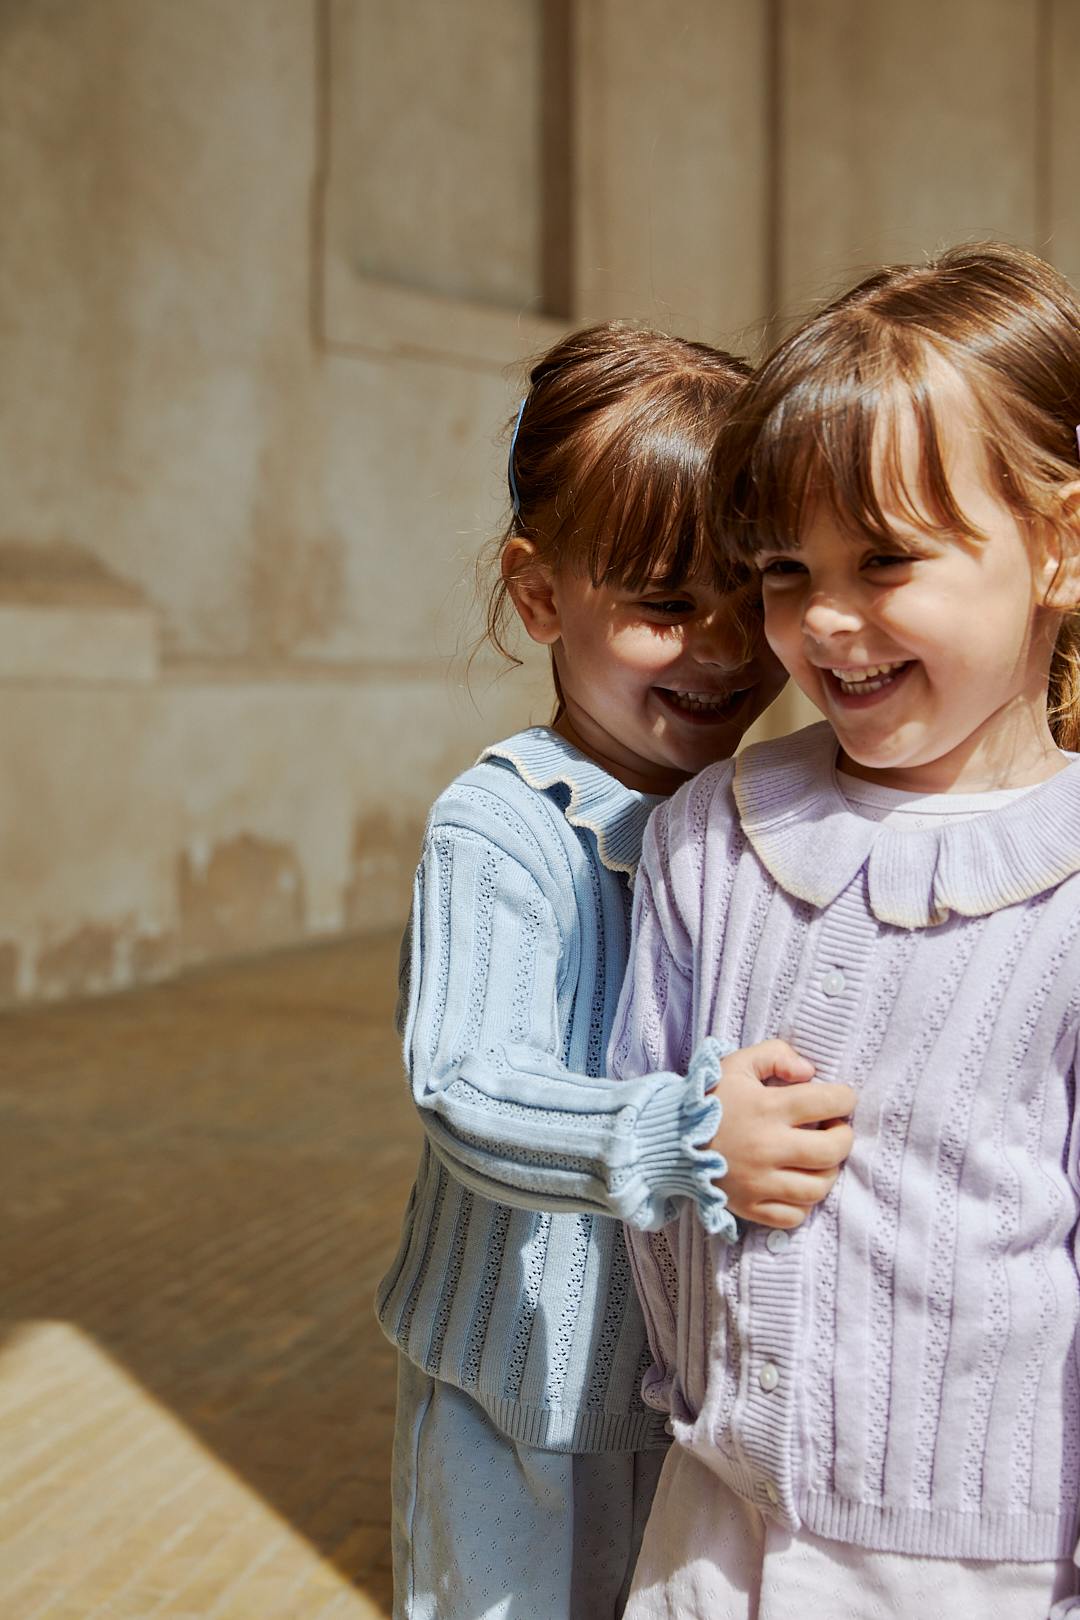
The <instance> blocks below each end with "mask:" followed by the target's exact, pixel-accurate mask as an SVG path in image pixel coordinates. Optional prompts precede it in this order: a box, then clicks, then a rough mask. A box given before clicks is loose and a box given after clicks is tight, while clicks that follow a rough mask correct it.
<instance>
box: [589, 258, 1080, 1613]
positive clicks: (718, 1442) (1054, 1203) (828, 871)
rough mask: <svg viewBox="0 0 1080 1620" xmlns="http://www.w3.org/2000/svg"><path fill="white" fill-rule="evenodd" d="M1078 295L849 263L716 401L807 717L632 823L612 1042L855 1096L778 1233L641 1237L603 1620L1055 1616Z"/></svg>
mask: <svg viewBox="0 0 1080 1620" xmlns="http://www.w3.org/2000/svg"><path fill="white" fill-rule="evenodd" d="M1078 422H1080V307H1078V304H1077V300H1076V297H1075V295H1074V294H1073V292H1072V291H1071V289H1070V288H1069V287H1068V286H1067V285H1066V283H1064V282H1063V280H1062V279H1061V278H1060V277H1059V276H1058V275H1057V274H1056V273H1055V272H1054V271H1053V270H1051V269H1050V267H1049V266H1048V265H1045V264H1043V263H1042V262H1041V261H1039V260H1038V259H1036V258H1034V257H1032V256H1031V255H1028V254H1025V253H1022V252H1019V251H1017V250H1014V249H1010V248H1004V247H996V246H993V245H986V246H982V247H966V248H957V249H952V250H949V251H948V252H946V253H945V254H943V255H942V256H940V257H939V258H938V259H937V260H936V261H932V262H929V263H927V264H925V265H919V266H900V267H894V268H893V269H891V270H885V271H882V272H879V273H878V274H876V275H874V276H872V277H870V278H869V279H868V280H867V281H865V282H863V283H862V284H861V285H860V286H858V287H856V288H855V289H854V290H853V291H852V292H850V293H848V294H847V295H845V296H844V297H842V298H841V299H839V300H838V301H837V302H836V303H835V304H833V305H832V306H830V307H829V308H827V309H826V310H824V311H823V312H821V313H820V314H819V315H817V316H816V317H814V318H813V319H811V320H810V321H809V322H808V323H807V324H806V325H805V326H804V327H803V328H802V329H801V330H799V331H798V332H796V333H795V334H794V335H793V336H792V337H791V338H790V339H789V340H788V341H787V342H786V343H785V344H783V345H782V346H781V347H780V348H779V350H778V351H777V352H776V353H775V354H774V356H773V357H772V358H771V360H769V361H768V362H767V363H766V365H765V366H764V367H763V369H762V370H761V371H760V372H759V374H758V375H757V377H756V378H755V380H754V381H753V382H751V383H750V384H749V385H748V389H747V391H746V392H745V394H744V395H743V396H742V398H741V400H740V402H739V405H738V408H737V410H736V411H735V413H734V415H733V417H732V418H731V419H730V421H729V422H728V424H727V425H726V426H725V427H724V428H723V429H722V430H721V434H720V439H719V443H718V446H717V451H716V457H715V462H714V467H715V494H716V503H717V504H716V509H715V519H716V526H715V532H716V534H717V536H718V539H719V541H720V543H722V544H723V545H725V546H727V547H729V548H730V549H731V550H732V551H733V552H734V553H735V554H737V555H741V556H742V557H744V558H747V559H749V560H752V561H753V563H754V564H755V565H756V566H757V568H758V570H759V572H760V574H761V576H762V584H763V589H764V597H765V615H766V635H767V638H768V640H769V643H770V645H771V646H772V648H773V650H774V651H775V652H776V653H777V654H778V656H779V657H780V659H781V661H782V663H783V664H784V665H785V666H786V667H787V669H788V671H789V673H790V674H791V675H792V677H793V678H794V679H795V680H796V681H797V682H798V684H799V685H800V686H801V688H802V689H803V691H804V692H806V693H807V695H808V696H809V697H810V698H811V700H812V701H813V702H814V703H815V704H816V705H817V706H818V707H819V708H820V709H821V711H822V713H823V714H824V716H825V719H826V723H824V724H818V725H815V726H811V727H809V728H808V729H807V730H806V731H804V732H802V733H800V734H799V735H798V736H797V737H796V738H794V739H791V738H789V739H786V740H785V741H784V742H783V743H782V744H771V743H769V744H763V745H760V746H758V747H754V748H750V749H748V750H747V751H746V752H745V753H744V754H743V755H742V756H741V758H740V759H739V760H738V761H737V762H735V761H732V762H724V763H722V764H717V765H715V766H711V767H710V768H708V769H707V770H705V771H704V772H703V773H702V774H701V775H700V776H698V777H697V778H696V779H695V780H693V781H692V782H690V783H689V784H687V786H686V787H684V788H683V789H681V790H680V791H679V792H678V793H677V794H676V795H675V796H674V798H673V799H671V800H670V801H669V802H668V803H666V804H665V805H663V806H661V808H660V809H659V810H658V811H657V813H656V815H655V816H654V818H653V820H652V822H651V823H650V827H649V830H648V832H647V834H646V838H645V845H644V852H643V857H642V865H641V868H640V871H639V876H638V882H637V888H636V894H635V916H634V930H633V941H632V946H631V964H630V977H629V979H628V982H627V986H626V988H625V990H624V994H623V998H622V1001H621V1004H620V1009H619V1011H618V1013H617V1015H616V1020H615V1025H614V1030H613V1036H612V1046H611V1068H612V1070H613V1072H615V1073H617V1074H621V1075H623V1076H626V1077H629V1076H633V1075H636V1074H639V1073H643V1072H647V1071H652V1070H656V1069H661V1068H672V1069H676V1070H677V1069H679V1068H680V1067H681V1066H682V1065H683V1064H684V1063H685V1062H686V1059H687V1057H688V1055H689V1053H690V1052H691V1050H692V1049H693V1047H694V1045H695V1043H696V1042H697V1041H698V1040H699V1039H700V1038H701V1036H702V1034H704V1033H705V1032H706V1031H709V1032H712V1033H715V1034H718V1035H720V1036H721V1037H722V1038H724V1039H725V1040H727V1041H729V1042H730V1043H731V1044H732V1045H742V1044H744V1043H746V1042H751V1041H754V1040H757V1039H759V1038H760V1037H761V1036H763V1035H765V1034H769V1035H780V1036H782V1037H783V1038H785V1039H787V1040H789V1041H790V1042H792V1043H793V1045H794V1046H795V1047H796V1048H797V1049H798V1050H799V1052H801V1053H803V1054H804V1055H805V1056H807V1057H808V1058H809V1059H810V1060H811V1061H812V1062H813V1063H814V1065H815V1068H816V1075H817V1078H818V1079H819V1080H830V1079H833V1078H834V1077H836V1076H838V1075H840V1074H842V1075H843V1076H844V1078H845V1080H848V1081H850V1082H851V1083H852V1085H853V1086H854V1088H855V1090H856V1092H857V1093H858V1097H859V1100H858V1104H857V1107H856V1113H855V1145H854V1148H853V1150H852V1153H851V1156H850V1158H849V1160H848V1163H847V1166H846V1167H845V1169H844V1171H843V1173H842V1175H841V1177H840V1179H839V1181H838V1183H837V1185H836V1187H835V1188H834V1190H833V1191H832V1193H831V1194H830V1196H829V1198H828V1199H827V1200H826V1201H825V1202H824V1203H822V1204H821V1205H820V1206H819V1207H818V1208H817V1209H816V1210H815V1211H814V1212H812V1213H811V1215H810V1216H809V1218H808V1219H807V1221H806V1223H805V1224H804V1225H803V1226H802V1227H801V1228H799V1229H798V1230H797V1231H794V1232H791V1233H786V1232H775V1231H767V1230H766V1229H765V1228H763V1227H760V1226H756V1225H754V1224H752V1223H742V1224H740V1225H739V1226H738V1227H737V1226H736V1224H735V1222H734V1221H731V1222H729V1224H728V1227H727V1230H726V1231H725V1232H723V1233H721V1234H719V1235H710V1234H709V1233H707V1232H706V1231H705V1230H704V1229H703V1227H702V1225H701V1223H700V1222H699V1221H698V1220H697V1219H696V1218H695V1216H694V1215H693V1213H692V1212H690V1211H687V1212H686V1213H684V1214H682V1215H680V1217H679V1219H678V1221H677V1222H676V1223H674V1224H672V1225H670V1226H668V1227H667V1228H665V1229H664V1231H662V1232H660V1233H647V1232H630V1233H629V1243H630V1249H631V1254H632V1261H633V1267H634V1272H635V1280H636V1282H637V1285H638V1288H639V1292H640V1294H641V1298H642V1301H643V1304H644V1308H645V1316H646V1322H647V1327H648V1332H649V1338H650V1344H651V1347H652V1354H653V1361H654V1364H653V1367H652V1369H651V1371H650V1372H649V1374H648V1375H647V1377H646V1382H645V1395H646V1399H647V1400H648V1401H649V1402H650V1403H651V1404H652V1405H654V1406H655V1407H657V1408H658V1409H659V1410H662V1411H666V1412H668V1413H669V1414H670V1423H671V1426H672V1428H673V1431H674V1434H675V1439H676V1441H677V1444H676V1446H675V1447H674V1448H673V1449H672V1451H671V1453H670V1454H669V1456H668V1457H667V1459H666V1460H665V1463H664V1467H663V1470H662V1473H661V1478H660V1483H659V1487H658V1490H657V1494H656V1498H655V1503H654V1507H653V1512H652V1516H651V1518H650V1521H649V1525H648V1527H647V1529H646V1533H645V1538H644V1544H643V1548H642V1553H641V1558H640V1561H639V1563H638V1566H637V1572H636V1575H635V1579H634V1584H633V1589H632V1592H631V1596H630V1600H629V1604H628V1607H627V1610H626V1614H627V1617H628V1620H654V1617H658V1616H674V1615H678V1616H679V1617H680V1620H693V1617H697V1616H700V1617H701V1620H705V1617H706V1616H707V1617H708V1620H780V1617H781V1616H783V1617H785V1620H786V1617H788V1616H791V1615H794V1614H803V1615H809V1616H822V1617H825V1616H827V1617H828V1620H870V1617H871V1616H878V1615H883V1614H888V1615H896V1616H916V1615H919V1614H928V1615H929V1614H950V1615H957V1616H964V1617H965V1620H967V1617H971V1620H975V1617H980V1620H982V1617H985V1620H1046V1617H1047V1616H1048V1615H1050V1614H1051V1612H1052V1613H1053V1615H1054V1617H1055V1620H1057V1617H1059V1616H1063V1615H1066V1614H1067V1615H1070V1616H1071V1615H1078V1614H1080V1597H1078V1596H1077V1595H1076V1593H1077V1573H1076V1569H1075V1568H1074V1565H1073V1553H1074V1549H1075V1547H1076V1541H1077V1534H1078V1529H1080V1354H1078V1344H1080V1279H1078V1269H1077V1254H1076V1245H1077V1231H1078V1211H1080V1165H1078V1139H1080V1132H1078V1129H1077V1106H1078V1104H1077V1089H1076V1078H1077V1063H1078V1043H1080V761H1078V760H1077V758H1076V756H1075V753H1074V752H1072V751H1073V750H1076V749H1077V747H1078V746H1080V744H1078V733H1080V630H1078V625H1080V617H1078V614H1077V606H1078V603H1080V466H1078V458H1077V427H1076V424H1077V423H1078Z"/></svg>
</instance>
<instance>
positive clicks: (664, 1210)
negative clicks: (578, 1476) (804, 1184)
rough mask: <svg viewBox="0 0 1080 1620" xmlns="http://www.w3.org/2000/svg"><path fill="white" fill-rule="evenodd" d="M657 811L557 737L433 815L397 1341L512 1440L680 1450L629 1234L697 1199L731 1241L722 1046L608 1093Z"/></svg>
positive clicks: (410, 973)
mask: <svg viewBox="0 0 1080 1620" xmlns="http://www.w3.org/2000/svg"><path fill="white" fill-rule="evenodd" d="M657 802H658V801H657V800H656V799H654V798H651V797H649V796H647V795H643V794H640V793H635V792H632V791H631V790H630V789H629V788H625V787H623V786H622V785H621V784H620V783H618V782H616V781H615V780H614V779H613V778H612V777H611V776H609V775H608V774H607V773H606V772H605V771H603V770H601V769H600V768H599V767H598V766H597V765H595V764H593V763H592V762H591V761H589V760H588V759H586V758H585V757H584V756H583V755H581V754H580V753H578V752H577V750H576V749H574V748H572V747H571V746H570V744H568V743H566V742H564V741H563V739H562V738H561V737H559V736H558V735H557V734H555V733H554V732H552V731H550V730H548V729H547V728H546V727H537V728H534V729H532V730H529V731H525V732H522V733H520V734H519V735H517V736H515V737H511V738H510V739H509V740H508V741H507V742H505V743H501V744H499V745H497V746H496V747H494V748H490V749H488V750H487V752H486V753H485V754H484V755H483V756H482V757H481V760H480V762H479V763H478V764H477V765H476V766H474V767H473V769H472V770H470V771H467V772H466V773H465V774H464V775H463V776H461V777H459V778H458V780H457V781H456V782H454V783H453V784H452V786H451V787H449V788H448V789H447V791H446V792H445V793H443V794H442V796H441V797H440V798H439V799H438V800H437V802H436V804H435V807H434V809H433V811H432V814H431V818H430V821H429V824H428V828H427V833H426V837H425V840H424V847H423V853H422V859H421V862H420V866H419V870H418V872H417V875H416V883H415V887H414V891H413V912H412V926H411V948H410V950H409V957H408V965H407V974H406V989H405V1020H404V1038H405V1062H406V1067H407V1069H408V1072H409V1077H410V1080H411V1084H412V1091H413V1096H414V1099H415V1101H416V1103H417V1106H418V1108H419V1110H420V1115H421V1119H422V1120H423V1123H424V1126H425V1129H426V1132H427V1138H426V1142H425V1147H424V1152H423V1155H422V1158H421V1163H420V1168H419V1172H418V1175H417V1180H416V1186H415V1188H414V1190H413V1195H412V1198H411V1200H410V1203H409V1207H408V1210H407V1212H406V1216H405V1225H404V1231H403V1234H402V1239H401V1246H400V1249H399V1251H398V1254H397V1257H396V1259H395V1260H394V1263H393V1265H392V1266H391V1268H390V1271H389V1273H388V1275H387V1277H386V1278H385V1279H384V1281H383V1284H382V1286H381V1288H380V1289H379V1292H378V1298H377V1310H378V1314H379V1319H380V1321H381V1323H382V1325H383V1328H384V1330H385V1331H386V1333H387V1334H388V1335H389V1337H390V1338H391V1339H393V1340H394V1341H395V1342H396V1343H397V1344H398V1345H399V1346H400V1348H401V1349H402V1351H403V1352H404V1353H405V1354H406V1355H408V1356H410V1357H411V1359H412V1360H413V1361H414V1362H416V1364H417V1365H418V1366H420V1367H423V1368H425V1369H426V1370H427V1371H429V1372H430V1373H432V1374H433V1375H435V1376H436V1377H439V1378H442V1379H445V1380H447V1381H448V1382H450V1383H452V1384H455V1385H457V1386H458V1387H459V1388H461V1389H464V1390H466V1391H468V1392H469V1394H471V1395H472V1396H474V1397H475V1399H476V1400H477V1401H478V1402H479V1403H480V1404H481V1405H482V1406H483V1407H484V1409H485V1410H486V1411H487V1413H488V1414H489V1415H490V1416H491V1418H492V1419H493V1420H494V1421H495V1422H496V1423H497V1424H498V1425H499V1426H500V1428H501V1429H502V1430H503V1431H504V1432H505V1433H507V1434H508V1435H510V1436H512V1437H513V1438H515V1439H519V1440H523V1441H525V1442H526V1443H528V1444H531V1445H537V1446H544V1447H547V1448H550V1449H553V1450H566V1451H602V1450H629V1449H638V1448H644V1447H651V1446H655V1445H662V1444H664V1443H665V1436H664V1420H663V1417H662V1416H658V1415H657V1414H656V1413H655V1412H652V1411H650V1410H649V1409H648V1408H647V1407H646V1406H645V1405H644V1404H643V1403H642V1400H641V1396H640V1393H639V1391H640V1383H641V1375H642V1372H643V1371H644V1369H645V1367H646V1366H647V1365H648V1363H649V1359H650V1358H649V1355H648V1352H647V1348H646V1343H645V1331H644V1325H643V1321H642V1317H641V1313H640V1308H639V1306H638V1304H637V1300H636V1298H635V1297H634V1292H633V1287H632V1284H631V1279H630V1271H629V1265H628V1261H627V1256H626V1251H625V1245H624V1241H623V1234H622V1230H621V1228H620V1226H619V1223H618V1220H617V1219H612V1218H611V1217H613V1216H614V1217H618V1218H619V1219H622V1220H626V1221H629V1222H632V1223H633V1224H634V1225H636V1226H640V1227H657V1226H660V1225H661V1224H662V1223H663V1222H665V1221H668V1220H670V1219H672V1218H673V1216H674V1215H675V1214H676V1212H677V1210H678V1208H679V1207H680V1205H681V1204H682V1203H684V1202H686V1201H687V1200H689V1201H690V1202H691V1203H692V1204H693V1206H694V1208H695V1211H696V1215H697V1218H699V1219H700V1220H701V1221H702V1222H704V1224H705V1225H706V1226H707V1227H708V1228H709V1230H711V1231H714V1232H726V1233H728V1234H729V1235H731V1234H733V1232H734V1222H733V1221H732V1218H731V1215H730V1214H729V1212H728V1211H727V1209H726V1208H725V1200H724V1195H723V1193H722V1192H720V1191H719V1189H718V1188H717V1187H716V1186H715V1184H714V1178H716V1177H717V1176H719V1175H721V1174H722V1173H723V1170H724V1168H725V1167H724V1164H723V1160H722V1159H721V1158H720V1157H719V1155H718V1154H716V1153H713V1152H711V1151H707V1150H701V1149H699V1148H698V1147H696V1146H695V1144H696V1143H700V1142H708V1140H709V1139H710V1138H711V1136H712V1135H713V1133H714V1132H715V1129H716V1125H717V1123H718V1120H719V1104H718V1103H717V1102H716V1101H715V1100H714V1099H712V1098H708V1099H707V1098H706V1097H705V1095H704V1093H705V1090H706V1088H707V1087H709V1086H711V1085H713V1084H714V1083H715V1080H716V1078H717V1075H718V1072H719V1048H718V1047H717V1045H716V1043H715V1042H706V1043H704V1045H703V1048H702V1050H701V1052H700V1053H699V1054H697V1055H696V1057H695V1059H694V1061H693V1062H692V1063H691V1064H690V1066H689V1067H690V1074H689V1076H688V1078H686V1079H683V1078H681V1077H680V1076H679V1075H676V1074H674V1073H661V1074H655V1075H650V1076H647V1077H645V1078H644V1079H642V1080H638V1081H636V1082H634V1083H633V1084H632V1085H626V1084H621V1085H620V1084H617V1083H615V1082H613V1081H610V1080H607V1079H606V1078H604V1077H603V1066H604V1058H605V1052H606V1049H607V1041H608V1035H609V1031H610V1027H611V1021H612V1018H613V1016H614V1012H615V1006H616V1003H617V1000H618V995H619V989H620V986H621V983H622V976H623V970H624V967H625V965H626V955H627V945H628V939H629V910H630V877H631V874H632V873H633V870H634V867H635V865H636V862H637V859H638V854H639V851H640V847H641V837H642V832H643V830H644V827H645V822H646V820H647V818H648V815H649V813H650V811H651V810H652V809H653V808H654V806H655V805H656V803H657Z"/></svg>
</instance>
